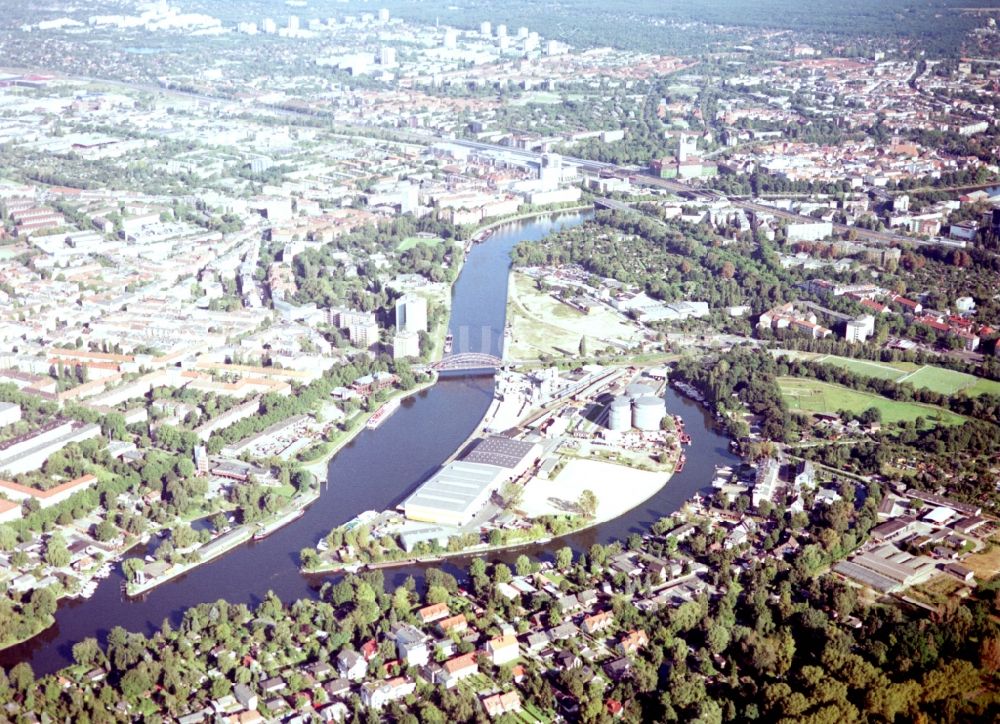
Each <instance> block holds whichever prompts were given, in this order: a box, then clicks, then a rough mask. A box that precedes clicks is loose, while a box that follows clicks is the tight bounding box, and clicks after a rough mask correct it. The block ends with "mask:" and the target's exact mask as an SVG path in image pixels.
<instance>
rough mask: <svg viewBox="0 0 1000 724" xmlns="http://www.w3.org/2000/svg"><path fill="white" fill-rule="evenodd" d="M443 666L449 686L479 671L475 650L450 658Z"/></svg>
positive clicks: (446, 683)
mask: <svg viewBox="0 0 1000 724" xmlns="http://www.w3.org/2000/svg"><path fill="white" fill-rule="evenodd" d="M443 668H444V685H445V686H447V687H448V688H451V687H453V686H454V685H455V684H457V683H458V682H459V681H461V680H462V679H464V678H466V677H467V676H472V675H473V674H477V673H479V664H478V663H476V654H475V652H469V653H467V654H462V655H461V656H456V657H455V658H453V659H449V660H448V661H445V662H444V664H443Z"/></svg>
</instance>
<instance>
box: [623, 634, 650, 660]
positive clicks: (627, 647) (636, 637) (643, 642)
mask: <svg viewBox="0 0 1000 724" xmlns="http://www.w3.org/2000/svg"><path fill="white" fill-rule="evenodd" d="M648 644H649V636H647V635H646V632H645V631H643V630H642V629H638V630H636V631H629V632H628V633H626V634H624V635H623V636H622V637H621V639H620V640H619V641H618V643H617V644H615V650H616V651H618V652H619V653H622V654H634V653H635V652H636V651H638V650H639V649H641V648H642V647H644V646H647V645H648Z"/></svg>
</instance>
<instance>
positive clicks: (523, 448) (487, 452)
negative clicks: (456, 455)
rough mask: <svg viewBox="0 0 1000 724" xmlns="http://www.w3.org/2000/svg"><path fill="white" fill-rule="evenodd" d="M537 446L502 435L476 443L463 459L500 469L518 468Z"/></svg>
mask: <svg viewBox="0 0 1000 724" xmlns="http://www.w3.org/2000/svg"><path fill="white" fill-rule="evenodd" d="M534 449H535V444H534V443H530V442H525V441H523V440H514V439H512V438H509V437H503V436H502V435H493V436H490V437H485V438H483V439H482V440H480V441H479V442H477V443H476V446H475V447H474V448H473V449H472V452H470V453H469V454H468V455H466V456H465V457H464V458H462V459H463V461H464V462H467V463H480V464H483V465H495V466H496V467H500V468H511V469H512V468H516V467H517V466H518V465H520V464H521V463H522V462H523V461H524V459H525V458H527V457H528V456H529V455H531V454H532V452H533V451H534Z"/></svg>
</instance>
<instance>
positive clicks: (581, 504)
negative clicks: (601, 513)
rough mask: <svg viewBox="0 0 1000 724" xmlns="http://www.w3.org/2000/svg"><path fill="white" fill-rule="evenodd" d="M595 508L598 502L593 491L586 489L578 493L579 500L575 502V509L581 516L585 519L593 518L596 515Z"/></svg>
mask: <svg viewBox="0 0 1000 724" xmlns="http://www.w3.org/2000/svg"><path fill="white" fill-rule="evenodd" d="M597 506H598V500H597V496H596V495H595V494H594V491H593V490H590V489H589V488H588V489H587V490H584V491H583V492H582V493H580V498H579V500H577V502H576V507H577V509H578V510H579V511H580V514H581V515H583V516H585V517H587V518H593V517H594V515H595V514H596V513H597Z"/></svg>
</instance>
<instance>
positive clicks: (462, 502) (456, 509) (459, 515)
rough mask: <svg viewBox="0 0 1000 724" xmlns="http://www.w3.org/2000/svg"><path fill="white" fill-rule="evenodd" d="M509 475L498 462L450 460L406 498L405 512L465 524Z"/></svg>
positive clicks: (429, 519)
mask: <svg viewBox="0 0 1000 724" xmlns="http://www.w3.org/2000/svg"><path fill="white" fill-rule="evenodd" d="M509 476H510V471H509V470H507V469H505V468H501V467H497V466H496V465H483V464H481V463H467V462H464V461H457V462H453V463H448V464H447V465H445V466H444V467H443V468H441V469H440V470H439V471H438V472H437V473H435V474H434V475H433V476H432V477H431V478H430V479H429V480H428V481H427V482H425V483H424V484H423V485H421V486H420V487H419V488H417V490H416V491H415V492H414V493H413V495H411V496H410V497H409V498H407V499H406V500H405V501H403V512H404V513H405V514H406V517H407V518H409V519H410V520H419V521H423V522H426V523H436V524H438V525H456V526H460V525H465V524H466V523H468V522H469V521H470V520H472V517H473V516H474V515H475V514H476V513H477V512H478V511H479V510H480V509H482V507H483V506H484V505H485V504H486V502H487V501H488V500H489V499H490V496H491V495H492V494H493V492H494V491H495V490H497V489H498V488H499V487H500V485H501V484H503V482H504V481H505V480H507V479H508V478H509Z"/></svg>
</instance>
